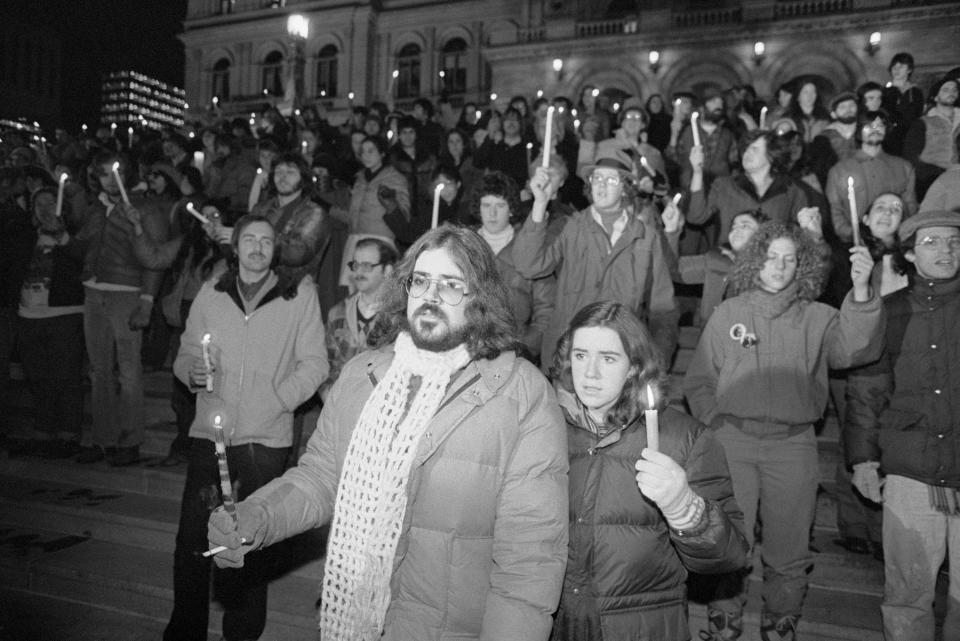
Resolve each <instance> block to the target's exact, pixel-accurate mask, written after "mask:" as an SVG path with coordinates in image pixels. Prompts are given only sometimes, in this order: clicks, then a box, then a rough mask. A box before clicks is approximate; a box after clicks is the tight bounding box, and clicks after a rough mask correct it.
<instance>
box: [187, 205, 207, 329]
mask: <svg viewBox="0 0 960 641" xmlns="http://www.w3.org/2000/svg"><path fill="white" fill-rule="evenodd" d="M187 207H191V208H192V207H193V203H190V204H189V205H187ZM211 338H212V337H211V336H210V334H209V332H208V333H206V334H204V335H203V338H201V339H200V342H201V343H203V344H204V345H209V344H210V339H211Z"/></svg>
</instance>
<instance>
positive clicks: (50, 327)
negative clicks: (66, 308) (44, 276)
mask: <svg viewBox="0 0 960 641" xmlns="http://www.w3.org/2000/svg"><path fill="white" fill-rule="evenodd" d="M18 334H19V337H18V342H19V345H20V360H21V361H22V362H23V369H24V372H25V373H26V375H27V380H28V381H29V383H30V389H31V391H32V392H33V398H34V407H35V408H36V418H35V420H34V431H35V432H36V433H37V434H36V435H37V437H39V438H46V439H53V438H61V439H64V440H69V441H77V442H79V441H80V424H81V423H82V421H83V387H82V384H81V378H82V376H83V317H82V315H81V314H65V315H63V316H52V317H50V318H20V319H19V332H18Z"/></svg>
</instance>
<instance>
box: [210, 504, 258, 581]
mask: <svg viewBox="0 0 960 641" xmlns="http://www.w3.org/2000/svg"><path fill="white" fill-rule="evenodd" d="M266 532H267V511H266V510H265V509H264V508H263V506H262V505H260V504H259V503H251V502H250V501H241V502H239V503H237V520H236V522H234V520H233V518H232V517H231V516H230V515H229V514H228V513H227V511H226V510H225V509H223V507H222V506H221V507H218V508H217V509H216V510H214V511H213V512H211V513H210V520H209V521H208V522H207V539H208V540H209V541H210V547H211V548H215V547H217V546H221V545H222V546H225V547H226V548H227V549H226V550H224V551H223V552H219V553H217V554H216V555H215V556H214V557H213V558H214V561H216V564H217V567H221V568H240V567H243V555H244V554H246V553H247V552H252V551H253V550H256V549H258V548H259V547H260V546H261V545H262V544H263V539H264V537H265V536H266Z"/></svg>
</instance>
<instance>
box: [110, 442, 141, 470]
mask: <svg viewBox="0 0 960 641" xmlns="http://www.w3.org/2000/svg"><path fill="white" fill-rule="evenodd" d="M139 461H140V446H139V445H133V446H131V447H118V448H117V451H116V453H114V454H113V456H111V457H110V459H109V461H108V462H109V463H110V465H112V466H113V467H126V466H128V465H134V464H135V463H138V462H139Z"/></svg>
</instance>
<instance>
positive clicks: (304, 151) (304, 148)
mask: <svg viewBox="0 0 960 641" xmlns="http://www.w3.org/2000/svg"><path fill="white" fill-rule="evenodd" d="M300 155H301V156H306V155H307V141H306V140H304V141H302V142H301V143H300Z"/></svg>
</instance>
